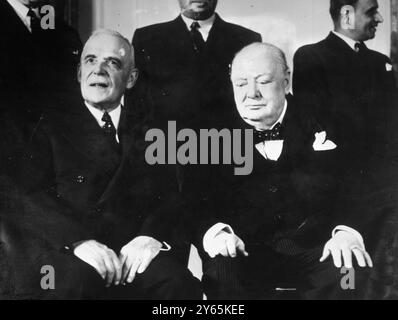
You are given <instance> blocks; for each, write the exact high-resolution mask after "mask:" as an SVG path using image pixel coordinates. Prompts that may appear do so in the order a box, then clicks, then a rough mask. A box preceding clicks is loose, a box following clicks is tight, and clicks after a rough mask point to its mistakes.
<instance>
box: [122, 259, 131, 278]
mask: <svg viewBox="0 0 398 320" xmlns="http://www.w3.org/2000/svg"><path fill="white" fill-rule="evenodd" d="M132 265H133V258H131V256H127V258H126V261H125V262H124V264H123V267H122V279H121V281H122V283H123V284H125V283H126V281H127V277H128V275H129V273H130V269H131V266H132Z"/></svg>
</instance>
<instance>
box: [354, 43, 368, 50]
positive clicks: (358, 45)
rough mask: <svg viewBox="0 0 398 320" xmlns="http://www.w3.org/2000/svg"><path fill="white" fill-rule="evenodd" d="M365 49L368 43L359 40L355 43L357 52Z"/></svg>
mask: <svg viewBox="0 0 398 320" xmlns="http://www.w3.org/2000/svg"><path fill="white" fill-rule="evenodd" d="M365 49H366V45H365V44H364V43H363V42H357V43H356V44H355V51H356V52H362V51H363V50H365Z"/></svg>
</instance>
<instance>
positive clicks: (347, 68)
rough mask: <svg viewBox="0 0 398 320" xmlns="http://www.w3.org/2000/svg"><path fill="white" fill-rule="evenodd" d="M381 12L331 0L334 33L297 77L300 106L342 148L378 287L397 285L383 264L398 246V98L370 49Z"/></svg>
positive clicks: (309, 53)
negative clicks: (397, 224) (395, 223)
mask: <svg viewBox="0 0 398 320" xmlns="http://www.w3.org/2000/svg"><path fill="white" fill-rule="evenodd" d="M378 10H379V6H378V2H377V0H331V1H330V14H331V17H332V19H333V23H334V30H333V31H332V32H330V34H329V35H328V37H327V38H326V39H324V40H322V41H320V42H318V43H316V44H311V45H307V46H304V47H302V48H300V49H299V50H298V51H297V52H296V54H295V57H294V75H293V93H294V95H295V97H296V98H297V100H298V102H299V104H300V106H301V107H304V108H307V110H308V111H309V112H310V113H311V114H312V115H313V116H315V117H316V119H317V121H318V122H319V123H320V124H321V126H322V127H323V128H325V129H326V130H327V131H328V133H329V136H330V137H331V139H333V141H335V142H336V144H337V145H338V146H339V147H338V148H337V150H336V151H337V153H338V155H339V156H338V160H336V165H337V166H339V167H340V169H341V172H342V173H343V174H342V175H341V177H342V181H341V185H343V186H345V188H346V192H345V193H346V199H347V203H351V204H352V208H353V209H354V210H355V211H356V212H357V216H358V217H360V219H361V221H362V222H363V224H364V225H367V228H365V229H363V231H364V234H366V237H367V239H368V247H369V248H368V249H369V250H370V252H372V253H373V256H374V257H375V259H374V260H375V261H374V262H375V266H376V268H375V269H374V271H373V274H372V276H371V277H370V278H371V279H378V280H376V282H377V281H379V280H380V279H383V280H382V281H379V284H376V286H378V285H380V283H383V282H390V283H391V280H387V281H386V279H390V278H388V277H390V276H392V274H388V273H387V272H386V271H385V270H388V267H385V266H386V265H388V263H385V262H386V261H395V259H396V258H395V256H396V254H392V252H393V250H395V251H396V248H395V247H393V248H391V249H390V246H388V247H386V245H388V244H389V243H390V244H391V243H394V241H395V240H394V235H395V233H396V232H395V231H392V230H394V228H395V230H396V227H395V226H393V224H389V225H388V226H387V223H386V222H387V221H394V220H395V218H394V217H392V216H390V215H391V214H392V213H394V212H395V211H396V204H395V203H394V202H395V200H396V199H394V197H393V196H392V195H393V194H396V192H395V191H394V190H395V189H396V187H395V185H396V182H395V181H396V180H397V175H396V174H395V172H397V168H396V158H397V153H396V152H397V151H396V150H397V149H398V148H397V147H396V144H397V141H398V139H397V135H396V133H395V132H396V125H397V112H398V110H397V106H398V100H397V88H396V84H395V81H394V74H393V68H392V65H391V61H390V59H389V58H388V57H387V56H385V55H383V54H381V53H379V52H377V51H373V50H370V49H368V48H367V46H366V44H365V42H366V41H368V40H371V39H373V38H375V36H376V31H377V27H378V25H379V24H380V23H382V22H383V17H382V16H381V15H380V13H379V11H378ZM349 177H355V179H351V178H349ZM386 228H387V229H386ZM381 230H384V231H383V232H381ZM386 230H390V231H386ZM376 248H378V249H376ZM388 252H391V254H389V253H388ZM379 268H380V269H379ZM389 272H390V271H389ZM375 288H376V287H375V286H373V287H372V288H369V289H368V290H365V296H366V297H367V298H369V297H372V295H374V294H379V293H380V292H381V289H380V288H377V290H375ZM388 290H390V289H388ZM377 292H379V293H377ZM390 292H391V291H390ZM373 297H375V296H373ZM377 298H380V296H377Z"/></svg>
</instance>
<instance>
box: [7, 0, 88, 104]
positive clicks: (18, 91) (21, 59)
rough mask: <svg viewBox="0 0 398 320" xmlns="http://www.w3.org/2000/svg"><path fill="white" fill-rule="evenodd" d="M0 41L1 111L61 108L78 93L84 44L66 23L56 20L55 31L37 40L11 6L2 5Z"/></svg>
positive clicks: (45, 33) (44, 33) (43, 33)
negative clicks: (64, 102)
mask: <svg viewBox="0 0 398 320" xmlns="http://www.w3.org/2000/svg"><path fill="white" fill-rule="evenodd" d="M0 37H1V39H2V43H3V45H2V50H1V52H0V60H1V64H2V67H1V70H0V94H1V96H2V97H5V99H4V100H2V102H1V104H0V108H10V109H15V108H20V109H24V110H26V109H32V108H34V107H36V108H39V107H40V108H44V107H46V106H49V105H51V106H52V107H54V105H57V106H59V105H60V103H61V102H62V100H65V99H66V97H68V96H70V95H71V94H72V93H75V92H76V88H77V89H78V86H77V85H76V70H77V69H76V68H77V64H78V62H79V58H80V53H81V47H82V44H81V41H80V37H79V35H78V33H77V32H76V31H75V30H73V29H72V28H70V27H69V26H67V25H66V24H65V23H64V22H63V21H58V20H56V22H55V29H54V30H43V32H42V34H41V36H40V37H37V38H35V37H33V36H32V34H31V33H30V32H29V31H28V29H27V28H26V26H25V25H24V24H23V22H22V21H21V20H20V18H19V17H18V15H17V13H16V12H15V11H14V9H13V8H12V7H11V6H10V5H9V4H8V2H7V1H1V2H0ZM77 92H78V91H77ZM60 96H62V97H64V98H62V99H60ZM54 97H56V99H57V100H56V101H57V103H56V104H54V103H52V102H54Z"/></svg>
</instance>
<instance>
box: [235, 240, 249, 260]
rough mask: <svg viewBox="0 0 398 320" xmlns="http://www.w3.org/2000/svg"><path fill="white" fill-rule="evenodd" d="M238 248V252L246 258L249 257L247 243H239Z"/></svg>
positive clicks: (240, 241)
mask: <svg viewBox="0 0 398 320" xmlns="http://www.w3.org/2000/svg"><path fill="white" fill-rule="evenodd" d="M236 248H237V249H238V252H240V253H241V254H243V255H244V256H245V257H248V256H249V254H248V253H247V251H246V246H245V243H244V242H243V241H242V240H239V241H238V244H237V245H236Z"/></svg>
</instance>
